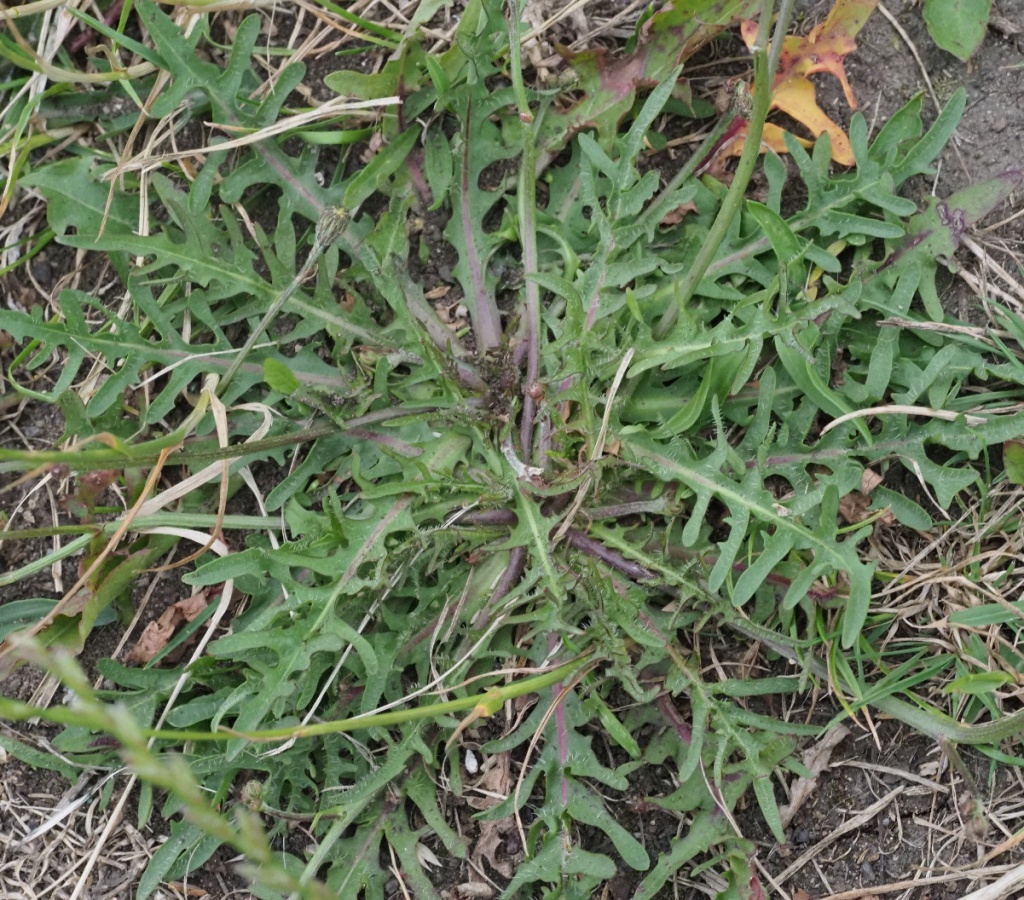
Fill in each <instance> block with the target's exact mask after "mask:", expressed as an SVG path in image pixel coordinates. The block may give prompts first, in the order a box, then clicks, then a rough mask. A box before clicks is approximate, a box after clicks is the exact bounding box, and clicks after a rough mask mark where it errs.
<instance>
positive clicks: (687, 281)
mask: <svg viewBox="0 0 1024 900" xmlns="http://www.w3.org/2000/svg"><path fill="white" fill-rule="evenodd" d="M773 5H774V4H773V2H772V0H765V2H764V3H763V4H762V9H761V20H760V27H759V29H758V33H757V43H756V44H755V47H756V52H755V55H754V98H753V105H752V109H751V113H750V127H749V131H748V132H747V139H746V142H745V143H744V145H743V154H742V155H741V156H740V161H739V164H738V165H737V166H736V174H735V176H734V177H733V181H732V185H731V186H730V187H729V192H728V193H727V194H726V195H725V200H724V201H723V202H722V207H721V209H719V211H718V215H717V216H716V217H715V221H714V224H712V226H711V230H710V231H709V232H708V236H707V239H706V240H705V241H704V243H703V244H702V245H701V248H700V250H699V251H698V253H697V258H696V259H695V260H694V261H693V265H692V266H691V267H690V270H689V271H688V272H687V273H686V276H685V277H684V278H683V280H682V282H681V283H680V284H679V287H678V289H677V292H676V302H675V303H673V304H670V305H669V307H668V309H667V310H665V313H664V315H663V316H662V317H661V321H660V322H658V324H657V325H656V326H655V328H654V339H655V340H658V341H660V340H664V339H665V337H666V336H667V335H668V333H669V332H670V331H671V330H672V328H673V327H674V326H675V324H676V322H677V321H678V320H679V314H680V312H681V311H682V310H683V308H684V307H685V306H686V305H687V304H688V303H689V302H690V300H691V299H692V298H693V295H694V293H696V291H697V287H698V286H699V285H700V282H701V280H702V279H703V278H704V275H705V274H706V273H707V270H708V267H709V266H710V265H711V263H712V261H713V260H714V258H715V255H716V254H717V253H718V249H719V247H721V245H722V241H723V240H725V235H726V233H727V232H728V230H729V226H730V225H731V224H732V221H733V219H735V218H736V214H737V213H738V212H739V210H740V207H741V206H742V205H743V199H744V196H745V195H746V192H747V185H748V184H749V183H750V176H751V175H753V174H754V167H755V166H756V165H757V160H758V157H759V156H760V155H761V135H762V133H763V132H764V122H765V119H766V118H767V116H768V108H769V105H770V103H771V90H772V79H773V77H774V74H775V72H774V69H773V68H772V66H771V62H772V60H775V62H776V65H777V60H778V57H777V52H776V51H777V50H778V48H781V46H782V40H783V38H784V37H785V34H786V28H787V27H788V25H789V19H790V17H791V16H792V13H793V0H782V8H781V10H780V12H779V17H778V21H777V22H776V24H775V37H774V40H773V41H772V51H773V52H772V56H771V59H769V51H768V46H767V44H768V41H767V38H768V29H769V26H770V23H771V12H772V7H773Z"/></svg>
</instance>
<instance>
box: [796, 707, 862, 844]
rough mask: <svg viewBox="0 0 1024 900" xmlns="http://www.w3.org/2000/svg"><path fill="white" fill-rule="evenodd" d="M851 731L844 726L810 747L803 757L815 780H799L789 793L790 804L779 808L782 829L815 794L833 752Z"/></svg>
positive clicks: (835, 729)
mask: <svg viewBox="0 0 1024 900" xmlns="http://www.w3.org/2000/svg"><path fill="white" fill-rule="evenodd" d="M849 733H850V730H849V729H848V728H846V727H844V726H842V725H840V726H838V727H836V728H833V729H832V730H831V731H830V732H828V734H826V735H825V737H823V738H822V739H821V740H820V741H818V743H816V744H814V745H813V746H812V747H808V748H807V749H806V750H805V751H804V752H803V756H802V761H803V764H804V765H805V766H807V768H808V769H810V770H811V774H812V775H813V776H814V777H813V778H803V777H800V778H797V780H796V781H794V782H793V785H792V787H791V788H790V791H789V803H788V804H787V805H786V806H780V807H779V815H780V816H781V818H782V827H783V828H785V827H786V826H787V825H789V823H790V822H792V821H793V816H795V815H796V814H797V812H798V810H799V809H800V807H801V806H803V805H804V803H806V802H807V798H808V797H810V796H811V794H813V793H814V789H815V788H816V787H817V785H818V776H819V775H820V774H821V773H822V772H824V771H825V770H826V769H827V768H828V764H829V761H830V760H831V759H832V751H833V750H835V749H836V747H837V746H838V745H839V742H840V741H842V740H843V738H845V737H846V736H847V735H848V734H849Z"/></svg>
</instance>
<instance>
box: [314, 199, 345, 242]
mask: <svg viewBox="0 0 1024 900" xmlns="http://www.w3.org/2000/svg"><path fill="white" fill-rule="evenodd" d="M348 220H349V214H348V210H347V209H345V208H344V207H342V206H328V207H327V208H326V209H325V210H324V211H323V212H322V213H321V214H320V221H319V222H317V223H316V242H317V244H319V245H320V246H321V247H329V246H330V245H331V244H333V243H334V242H335V240H337V237H338V235H339V234H341V229H342V228H344V227H345V225H346V224H347V223H348Z"/></svg>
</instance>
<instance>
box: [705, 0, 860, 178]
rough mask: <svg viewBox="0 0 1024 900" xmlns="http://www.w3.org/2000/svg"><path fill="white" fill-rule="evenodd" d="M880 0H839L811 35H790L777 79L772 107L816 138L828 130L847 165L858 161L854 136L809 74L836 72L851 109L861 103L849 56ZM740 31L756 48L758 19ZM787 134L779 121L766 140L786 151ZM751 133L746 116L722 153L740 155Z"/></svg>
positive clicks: (835, 150)
mask: <svg viewBox="0 0 1024 900" xmlns="http://www.w3.org/2000/svg"><path fill="white" fill-rule="evenodd" d="M877 5H878V0H836V2H835V6H833V7H832V12H830V13H829V14H828V18H826V19H825V21H824V22H822V23H821V24H820V25H818V26H816V27H815V28H813V29H812V30H811V31H810V33H809V34H807V35H806V37H800V36H798V35H791V36H789V37H787V38H785V39H784V40H783V42H782V54H781V56H780V58H779V69H778V71H777V72H776V74H775V81H774V83H773V84H772V99H771V108H772V109H778V110H781V111H782V112H784V113H786V114H787V115H789V116H791V117H792V118H794V119H796V120H797V121H798V122H800V123H801V124H802V125H805V126H806V127H807V128H808V129H809V130H810V131H811V133H812V134H813V135H814V136H815V137H816V138H817V137H820V136H821V135H822V134H823V133H825V132H827V133H828V136H829V138H830V139H831V142H832V159H833V160H835V161H836V162H837V163H839V164H840V165H843V166H852V165H853V164H854V162H855V160H854V158H853V149H852V148H851V146H850V140H849V138H848V137H847V136H846V134H845V132H844V131H843V129H842V128H840V127H839V125H837V124H836V123H835V122H833V121H832V120H831V119H830V118H829V117H828V116H827V115H825V112H824V110H822V109H821V107H820V106H818V101H817V92H816V90H815V87H814V84H813V83H812V82H811V80H810V77H809V76H811V75H814V74H815V73H818V72H828V73H829V74H831V75H834V76H835V77H836V78H837V79H839V82H840V84H842V86H843V93H844V94H845V95H846V102H847V103H848V104H849V106H850V109H856V108H857V98H856V97H854V95H853V90H852V88H851V87H850V82H849V80H848V79H847V77H846V69H845V68H844V67H843V61H844V60H845V59H846V57H847V56H848V55H849V54H850V53H852V52H853V51H854V50H855V49H857V44H856V42H855V40H854V38H855V37H856V36H857V34H858V33H859V32H860V30H861V29H862V28H863V27H864V24H865V23H866V22H867V20H868V17H869V16H870V15H871V13H872V12H874V9H875V7H876V6H877ZM740 30H741V33H742V35H743V40H744V41H745V42H746V44H747V46H748V47H753V45H754V41H755V40H756V37H757V23H756V22H752V21H745V22H743V24H742V26H741V28H740ZM783 133H784V132H783V131H782V129H781V128H779V127H778V126H776V125H772V124H770V123H769V124H766V125H765V131H764V138H763V143H764V144H765V145H766V146H768V147H770V148H771V149H773V150H775V151H776V152H783V153H784V152H785V151H786V147H785V142H784V140H783V137H782V136H783ZM746 135H747V123H746V122H744V121H743V120H742V119H740V120H739V125H738V126H737V128H736V130H735V131H734V132H733V133H732V135H731V140H730V142H729V144H728V146H726V147H723V149H722V151H721V153H722V155H724V156H738V155H739V154H740V153H741V152H742V150H743V141H744V139H745V138H746Z"/></svg>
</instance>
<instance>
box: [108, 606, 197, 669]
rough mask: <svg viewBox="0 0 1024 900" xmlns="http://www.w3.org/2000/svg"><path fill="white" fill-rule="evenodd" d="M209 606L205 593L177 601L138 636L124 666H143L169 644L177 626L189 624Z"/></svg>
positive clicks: (126, 656) (125, 659)
mask: <svg viewBox="0 0 1024 900" xmlns="http://www.w3.org/2000/svg"><path fill="white" fill-rule="evenodd" d="M208 605H209V598H208V597H207V594H206V592H205V591H200V592H199V593H197V594H193V595H192V596H191V597H186V598H185V599H184V600H179V601H178V602H177V603H173V604H172V605H171V606H169V607H167V609H165V610H164V612H163V615H161V616H160V618H159V619H157V620H156V621H155V622H150V623H149V624H148V625H147V626H146V627H145V628H144V629H143V630H142V634H140V635H139V639H138V640H137V641H136V642H135V646H134V647H132V649H131V650H129V651H128V653H127V654H126V655H125V658H124V664H125V665H126V666H144V665H146V663H148V662H149V661H150V660H152V659H154V658H155V657H156V655H157V654H158V653H160V651H162V650H163V649H164V647H166V646H167V645H168V643H170V640H171V638H172V637H174V632H175V631H177V629H178V626H179V625H182V624H183V623H185V622H191V621H192V620H193V619H195V618H196V616H198V615H199V614H200V613H201V612H202V611H203V610H204V609H206V607H207V606H208Z"/></svg>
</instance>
